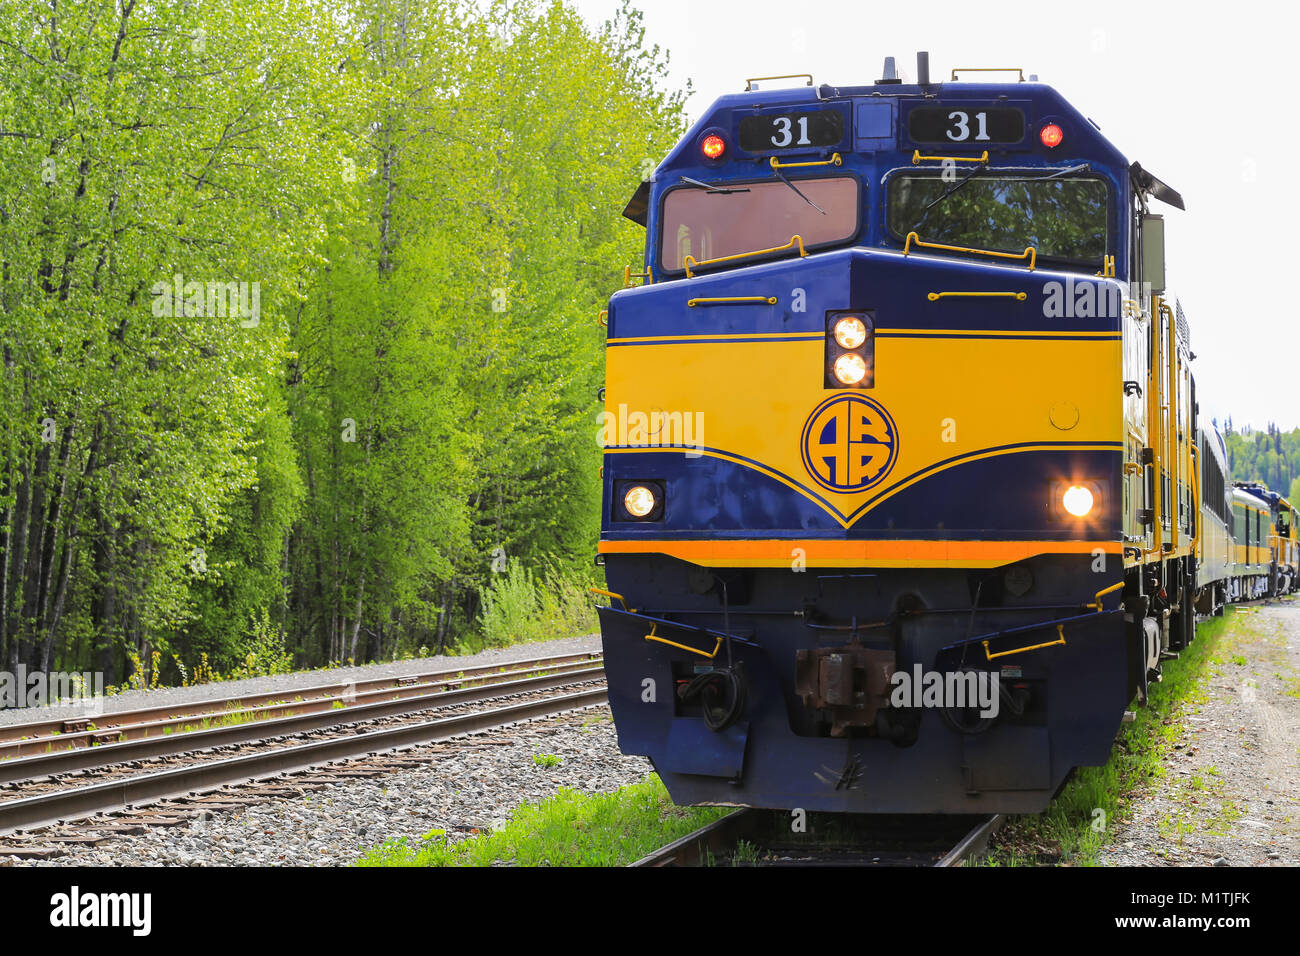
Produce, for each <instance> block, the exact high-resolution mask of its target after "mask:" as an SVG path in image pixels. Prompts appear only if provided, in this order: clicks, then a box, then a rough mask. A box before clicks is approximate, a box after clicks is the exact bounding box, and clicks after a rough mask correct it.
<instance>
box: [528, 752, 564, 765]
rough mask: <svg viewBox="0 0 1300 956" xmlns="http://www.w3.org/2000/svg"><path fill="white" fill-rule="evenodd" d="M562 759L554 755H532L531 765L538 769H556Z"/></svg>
mask: <svg viewBox="0 0 1300 956" xmlns="http://www.w3.org/2000/svg"><path fill="white" fill-rule="evenodd" d="M563 761H564V758H563V757H559V756H556V755H555V754H533V763H535V764H537V766H539V767H558V766H559V765H560V764H561V763H563Z"/></svg>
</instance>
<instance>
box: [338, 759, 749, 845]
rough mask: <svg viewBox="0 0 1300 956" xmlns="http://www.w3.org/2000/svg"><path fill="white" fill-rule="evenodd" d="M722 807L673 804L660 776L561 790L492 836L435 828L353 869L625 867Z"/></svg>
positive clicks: (521, 810) (716, 814) (517, 815)
mask: <svg viewBox="0 0 1300 956" xmlns="http://www.w3.org/2000/svg"><path fill="white" fill-rule="evenodd" d="M727 812H728V810H727V809H726V808H722V807H678V806H674V805H673V803H672V801H671V800H669V799H668V791H667V790H665V789H664V785H663V783H662V782H660V780H659V777H658V776H657V775H655V774H651V775H650V776H649V777H647V778H646V779H645V780H643V781H642V782H640V783H635V784H632V785H631V786H627V787H623V788H622V789H620V790H616V791H614V792H613V793H597V794H583V793H579V792H577V791H576V790H570V789H568V788H567V787H566V788H562V789H561V790H560V791H559V793H557V794H556V795H555V796H553V797H551V798H550V799H548V800H544V801H542V802H541V803H540V804H529V805H527V806H522V807H520V808H519V809H518V810H516V811H515V812H514V814H513V816H512V817H511V819H510V821H509V822H508V823H506V824H505V826H503V827H501V829H499V830H496V831H494V832H492V833H483V834H480V835H478V836H474V837H470V838H469V839H466V840H461V841H460V842H458V843H451V842H449V841H448V840H447V837H446V833H445V832H444V831H441V830H434V831H431V832H430V833H426V834H425V835H424V836H423V837H421V838H419V839H418V840H416V841H415V842H414V843H408V841H407V839H406V838H405V837H403V838H402V839H399V840H394V841H390V842H388V843H385V844H384V845H383V846H380V847H376V848H374V849H372V850H370V851H369V852H367V853H366V855H365V856H364V857H362V859H361V860H360V861H359V862H358V864H357V865H358V866H493V865H501V864H506V865H512V866H625V865H627V864H628V863H632V862H633V861H635V860H638V859H640V858H641V857H643V856H645V855H646V854H647V853H650V852H651V851H652V850H656V849H658V848H659V847H661V846H663V845H664V844H665V843H669V842H671V841H673V840H676V839H678V838H679V837H683V836H685V835H686V834H688V833H690V832H691V831H693V830H697V829H699V828H700V827H702V826H705V825H706V824H708V823H712V822H713V821H714V820H716V819H718V818H719V817H721V816H723V815H724V814H726V813H727Z"/></svg>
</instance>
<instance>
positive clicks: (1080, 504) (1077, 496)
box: [1061, 485, 1092, 518]
mask: <svg viewBox="0 0 1300 956" xmlns="http://www.w3.org/2000/svg"><path fill="white" fill-rule="evenodd" d="M1061 504H1062V506H1064V508H1065V510H1066V511H1068V512H1069V513H1070V514H1072V515H1074V516H1075V517H1076V518H1082V517H1083V516H1084V515H1086V514H1087V513H1088V512H1089V511H1091V510H1092V492H1091V491H1089V490H1088V489H1087V488H1084V487H1083V486H1082V485H1071V486H1070V487H1069V488H1067V489H1066V490H1065V494H1063V495H1062V496H1061Z"/></svg>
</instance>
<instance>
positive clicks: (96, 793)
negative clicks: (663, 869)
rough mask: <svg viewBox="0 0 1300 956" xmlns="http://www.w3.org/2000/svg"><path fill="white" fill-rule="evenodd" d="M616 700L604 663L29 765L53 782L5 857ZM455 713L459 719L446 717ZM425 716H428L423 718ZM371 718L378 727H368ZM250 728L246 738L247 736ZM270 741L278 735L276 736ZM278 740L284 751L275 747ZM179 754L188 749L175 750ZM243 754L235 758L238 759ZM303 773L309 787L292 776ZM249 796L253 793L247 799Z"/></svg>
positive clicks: (0, 817)
mask: <svg viewBox="0 0 1300 956" xmlns="http://www.w3.org/2000/svg"><path fill="white" fill-rule="evenodd" d="M507 676H512V677H513V676H515V675H513V674H511V675H507ZM490 699H491V700H492V701H493V703H492V705H491V706H487V707H478V708H477V709H467V706H468V705H470V704H475V703H480V702H482V701H484V700H490ZM606 701H607V697H606V691H605V686H604V680H603V672H602V671H601V668H600V667H599V666H596V667H586V668H576V669H570V670H566V671H563V672H560V673H553V674H548V675H542V676H535V677H524V678H516V679H514V680H508V681H496V682H493V683H490V684H483V685H475V686H471V687H459V688H454V689H452V690H449V691H440V692H437V693H435V694H429V695H423V696H422V697H415V698H403V699H399V700H395V701H379V702H375V703H371V704H362V705H357V706H354V707H352V708H349V709H348V711H347V714H346V716H339V715H338V714H339V712H337V711H334V712H325V713H313V714H302V715H295V716H292V717H287V718H278V719H275V720H267V721H262V722H258V723H257V724H253V725H249V724H243V725H237V726H233V727H223V728H214V729H212V730H208V731H195V732H193V733H190V734H183V735H178V736H179V738H180V739H175V740H174V739H172V738H171V737H161V738H151V739H142V740H135V741H128V742H125V743H122V744H115V745H106V746H102V747H93V748H89V749H77V750H71V751H64V752H61V753H57V754H49V755H41V756H39V757H34V758H33V757H27V758H18V759H16V760H13V761H9V762H8V763H7V764H0V767H3V768H6V769H7V768H8V767H9V766H11V765H12V766H18V767H25V768H26V769H29V770H30V769H36V770H39V771H40V772H41V773H42V774H43V776H42V777H39V778H31V777H28V778H25V779H24V781H23V783H22V785H21V789H20V790H18V791H17V792H18V793H19V794H20V795H19V796H17V797H16V798H14V799H9V800H4V801H2V802H0V837H6V839H2V840H0V856H11V857H12V856H17V857H27V858H30V857H34V856H41V855H51V854H53V853H55V852H57V846H56V847H50V846H42V845H40V839H41V837H40V835H39V834H32V835H29V834H27V833H26V832H24V833H22V834H19V835H18V836H7V835H11V834H14V833H15V831H31V830H39V829H41V828H46V827H51V826H58V825H62V824H67V823H68V822H69V821H79V822H78V824H77V825H76V826H74V827H73V828H72V829H70V830H69V829H63V830H60V831H59V832H58V833H57V835H56V836H55V837H52V839H55V841H56V842H92V841H98V840H100V839H104V838H107V837H105V836H104V835H103V834H105V833H107V834H115V833H122V832H134V831H135V828H138V827H142V826H145V825H158V826H166V825H176V824H179V823H181V822H184V821H185V820H186V819H189V818H192V817H193V814H194V813H195V812H211V811H212V810H214V809H230V808H232V807H233V806H238V805H247V804H249V803H260V802H263V801H264V800H265V799H270V798H272V797H275V796H283V795H286V794H296V793H304V792H307V791H308V790H314V789H318V786H317V784H318V783H321V782H322V781H324V782H325V783H329V782H333V780H334V777H332V776H331V774H334V775H335V776H337V775H339V774H342V775H343V776H374V775H376V774H378V773H383V772H387V771H388V770H391V769H400V768H403V767H410V766H416V765H423V764H424V763H425V762H427V758H424V759H421V760H418V761H416V762H415V763H412V762H411V759H410V758H409V756H406V755H404V752H405V751H408V750H410V749H411V748H416V747H420V746H422V745H426V744H430V743H434V742H437V741H445V740H449V739H451V738H456V737H462V736H465V735H470V734H474V733H482V732H484V731H489V730H493V729H498V728H502V727H506V726H509V725H511V724H515V723H519V722H522V721H528V720H535V719H538V718H541V717H548V716H554V715H557V714H562V713H566V712H569V711H574V710H579V709H583V708H586V707H593V706H599V705H602V704H604V703H606ZM432 709H436V710H437V711H438V712H439V716H436V717H434V718H432V719H427V718H428V714H427V711H429V710H432ZM447 710H454V711H456V712H454V713H444V711H447ZM413 715H414V716H417V717H419V718H426V719H411V718H412V716H413ZM363 720H364V721H367V722H368V725H366V724H361V725H358V723H357V722H358V721H363ZM340 729H341V730H344V731H346V732H344V733H341V734H340V733H338V732H337V731H339V730H340ZM241 731H242V732H243V734H244V736H243V737H241V736H240V735H239V733H238V732H241ZM304 731H312V733H308V734H306V735H305V736H306V739H299V740H298V741H296V742H295V741H294V740H292V739H290V738H289V737H286V736H285V735H286V732H291V733H294V734H297V735H299V737H300V738H301V737H303V736H304V734H303V732H304ZM267 734H275V735H276V736H275V737H274V738H268V736H267ZM213 735H216V736H213ZM272 742H274V743H275V744H276V745H274V746H269V745H268V744H270V743H272ZM196 745H202V749H195V747H196ZM168 746H170V747H172V748H178V749H174V750H172V751H168V750H167V749H166V748H167V747H168ZM150 748H152V749H150ZM232 751H233V755H229V754H231V752H232ZM125 754H130V755H133V757H134V758H137V759H132V760H129V761H128V762H126V763H123V762H122V761H121V760H120V759H118V758H120V757H122V756H123V755H125ZM141 756H150V757H155V758H157V757H159V756H163V757H164V758H165V759H164V762H163V764H162V765H161V766H157V767H156V768H151V769H146V770H141V760H139V759H138V758H139V757H141ZM105 757H112V758H113V761H112V763H111V764H107V763H105V764H95V765H94V766H95V769H94V772H92V773H88V774H87V773H83V774H82V776H83V778H85V779H86V780H87V781H88V782H84V783H82V782H81V781H79V780H76V779H74V778H70V777H69V776H67V775H66V774H65V773H64V772H62V771H60V772H58V773H55V774H53V775H51V774H50V773H49V771H50V768H51V766H52V764H51V761H54V760H56V759H60V760H67V761H71V760H82V761H85V760H90V759H96V760H102V759H104V758H105ZM358 760H359V761H360V763H357V761H358ZM33 761H35V762H39V764H40V765H39V766H38V765H37V763H34V762H33ZM340 761H352V762H353V764H352V765H350V766H347V767H344V768H343V769H341V770H340V769H335V768H333V767H332V765H333V764H336V763H338V762H340ZM62 766H67V765H62ZM105 767H108V768H109V769H108V770H105V769H104V768H105ZM322 768H326V769H324V771H323V776H316V777H313V776H312V774H317V775H319V774H320V773H321V770H322ZM295 774H296V775H299V776H300V777H301V779H299V780H291V779H288V778H287V777H286V775H295ZM11 786H13V785H12V784H11ZM232 787H233V788H234V790H233V794H234V795H233V796H231V795H230V793H226V794H221V795H217V794H216V791H221V790H225V791H230V788H232ZM241 788H251V789H248V790H246V791H245V792H242V793H241V792H240V790H241ZM205 794H206V795H208V796H206V797H205V796H203V795H205ZM232 800H233V801H234V803H233V804H232V803H231V801H232ZM160 808H161V809H160ZM122 811H131V812H130V814H128V816H129V819H112V818H109V819H104V818H100V819H98V820H95V821H90V822H89V823H85V822H80V821H85V820H86V818H89V817H92V816H94V815H96V814H104V813H108V812H119V813H120V812H122ZM124 827H125V828H126V829H125V830H124V829H123V828H124ZM34 840H35V842H33V841H34Z"/></svg>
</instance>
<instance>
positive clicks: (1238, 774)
mask: <svg viewBox="0 0 1300 956" xmlns="http://www.w3.org/2000/svg"><path fill="white" fill-rule="evenodd" d="M1234 613H1235V617H1234V619H1233V621H1232V622H1231V623H1230V625H1229V629H1228V631H1227V632H1226V633H1225V634H1224V635H1223V638H1222V643H1221V644H1220V645H1219V648H1218V649H1217V650H1216V652H1215V653H1214V654H1213V655H1212V657H1211V668H1212V670H1211V672H1210V674H1211V676H1210V677H1209V680H1208V683H1207V686H1206V687H1205V691H1204V695H1203V696H1199V697H1198V698H1197V699H1195V700H1193V701H1190V702H1189V703H1188V705H1187V707H1186V710H1185V713H1184V716H1183V718H1182V719H1181V720H1180V721H1178V724H1177V727H1176V730H1175V734H1176V736H1175V737H1174V741H1173V746H1172V749H1171V750H1170V752H1169V753H1168V754H1167V755H1166V757H1165V758H1164V759H1163V761H1162V767H1163V769H1164V774H1163V776H1161V777H1157V778H1154V779H1153V780H1152V787H1151V789H1149V790H1146V791H1144V792H1142V793H1139V794H1135V795H1134V797H1133V801H1132V811H1131V816H1130V817H1129V819H1126V820H1123V821H1119V822H1116V823H1115V824H1114V827H1115V830H1114V832H1113V833H1112V834H1111V839H1110V840H1109V841H1108V843H1107V845H1106V846H1105V847H1104V848H1103V849H1102V851H1101V853H1100V862H1101V863H1103V864H1106V865H1112V866H1210V865H1215V866H1297V865H1300V601H1297V600H1295V599H1288V600H1285V601H1282V602H1278V603H1271V604H1264V605H1259V606H1256V607H1246V608H1240V609H1237V610H1236V611H1235V612H1234ZM1157 692H1158V691H1157Z"/></svg>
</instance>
